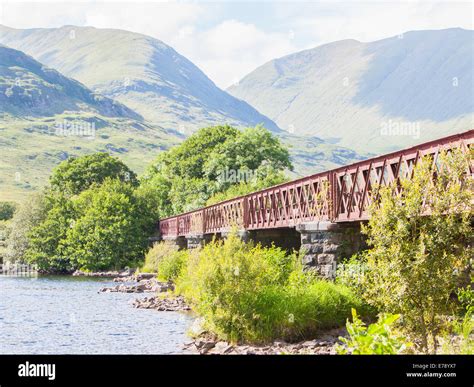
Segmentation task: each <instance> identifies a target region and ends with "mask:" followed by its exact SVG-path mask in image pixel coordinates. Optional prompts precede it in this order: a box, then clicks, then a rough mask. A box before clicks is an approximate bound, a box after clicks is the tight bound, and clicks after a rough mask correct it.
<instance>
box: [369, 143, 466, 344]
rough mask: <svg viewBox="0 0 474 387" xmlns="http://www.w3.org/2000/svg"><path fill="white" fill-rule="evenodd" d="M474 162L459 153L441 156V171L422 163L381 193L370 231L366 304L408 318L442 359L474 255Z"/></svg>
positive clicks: (430, 163)
mask: <svg viewBox="0 0 474 387" xmlns="http://www.w3.org/2000/svg"><path fill="white" fill-rule="evenodd" d="M470 162H472V160H468V159H467V157H466V156H465V155H463V154H461V153H460V152H457V151H453V152H451V153H441V154H440V155H439V156H438V159H437V162H436V163H433V160H432V159H430V158H425V159H422V160H421V161H420V162H419V163H418V164H417V166H416V167H415V168H414V170H413V173H412V178H411V179H410V180H408V179H402V180H401V181H400V182H398V181H395V182H394V183H393V184H392V185H391V186H388V187H382V188H380V189H379V190H378V192H377V190H375V192H376V193H375V194H374V195H376V196H374V197H373V199H377V200H373V201H372V204H371V206H370V209H369V212H370V214H371V217H370V219H369V221H368V224H367V226H365V227H363V231H364V232H365V233H366V234H367V236H368V243H369V245H370V246H371V249H370V250H369V251H368V253H367V261H366V264H367V269H368V270H367V271H366V273H365V275H364V278H363V287H364V297H365V299H366V300H367V302H369V303H370V304H372V305H374V306H375V307H377V308H378V309H379V310H380V311H381V312H386V313H399V314H401V315H402V316H403V321H404V325H405V327H406V328H407V329H409V330H410V333H411V334H412V335H413V336H415V337H416V338H418V339H419V340H420V345H421V348H422V350H423V351H425V352H436V347H437V335H438V333H439V331H440V328H441V326H442V318H443V316H444V315H446V314H447V313H450V311H451V310H452V304H453V300H452V297H451V296H452V294H453V293H454V291H455V289H456V287H457V286H458V280H459V277H460V273H464V272H465V271H466V270H467V269H468V267H469V261H470V259H471V257H472V254H473V249H472V245H471V243H470V240H471V239H472V227H471V221H472V214H473V213H474V207H473V203H474V186H473V180H472V179H470V178H469V177H466V169H467V168H468V166H469V163H470ZM433 168H436V178H435V179H434V178H433V173H434V172H435V171H433ZM398 189H401V193H400V194H397V195H394V191H395V190H398ZM427 213H429V214H430V215H429V216H426V215H427Z"/></svg>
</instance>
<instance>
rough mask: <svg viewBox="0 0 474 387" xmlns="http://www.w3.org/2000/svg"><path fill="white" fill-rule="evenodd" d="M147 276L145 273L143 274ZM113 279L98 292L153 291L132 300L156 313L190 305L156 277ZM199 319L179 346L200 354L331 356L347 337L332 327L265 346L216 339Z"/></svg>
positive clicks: (171, 286)
mask: <svg viewBox="0 0 474 387" xmlns="http://www.w3.org/2000/svg"><path fill="white" fill-rule="evenodd" d="M145 277H147V276H145ZM113 281H114V282H126V283H121V284H120V285H117V286H115V287H108V288H107V287H106V288H102V289H100V291H101V292H124V293H142V292H150V293H155V294H154V295H151V296H149V297H143V298H137V299H135V300H134V301H133V302H132V306H133V307H134V308H136V309H151V310H155V311H157V312H189V311H191V307H190V306H189V305H187V303H186V301H185V299H184V297H182V296H175V295H174V294H173V293H172V291H173V290H174V286H173V284H172V283H169V282H160V281H158V280H157V279H156V278H151V279H146V278H145V279H144V278H143V277H142V276H140V275H133V276H128V277H117V278H115V279H114V280H113ZM201 323H202V320H201V319H199V318H196V319H195V320H194V323H193V324H192V326H191V328H190V330H189V332H188V333H189V334H190V335H192V336H193V338H192V339H190V340H189V341H187V342H185V343H184V344H183V345H182V347H181V348H182V350H183V351H184V352H185V353H191V354H201V355H277V354H310V355H334V354H336V349H335V347H336V345H337V344H338V343H340V340H339V338H340V337H341V336H342V337H347V331H346V329H345V328H335V329H331V330H327V331H324V332H321V334H320V335H319V336H318V337H317V338H314V339H313V340H305V341H301V342H296V343H287V342H284V341H281V340H275V341H273V342H272V343H268V344H264V345H248V344H232V343H229V342H226V341H222V340H219V339H218V338H217V337H216V336H215V335H213V334H211V333H210V332H207V331H205V330H203V329H202V327H201Z"/></svg>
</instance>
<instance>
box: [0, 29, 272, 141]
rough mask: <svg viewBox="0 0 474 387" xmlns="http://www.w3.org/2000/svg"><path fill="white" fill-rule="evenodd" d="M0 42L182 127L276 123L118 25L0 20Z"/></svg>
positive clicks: (167, 50) (147, 115)
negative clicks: (8, 23) (17, 24)
mask: <svg viewBox="0 0 474 387" xmlns="http://www.w3.org/2000/svg"><path fill="white" fill-rule="evenodd" d="M0 43H2V44H5V45H7V46H10V47H13V48H15V49H18V50H21V51H24V52H25V53H27V54H28V55H31V56H32V57H34V58H35V59H37V60H38V61H39V62H41V63H45V64H46V65H48V66H50V67H52V68H54V69H56V70H58V71H59V72H61V73H62V74H64V75H66V76H68V77H71V78H74V79H76V80H78V81H80V82H81V83H83V84H84V85H86V86H87V87H89V88H91V89H92V90H94V91H97V92H99V93H101V94H103V95H105V96H107V97H110V98H113V99H115V100H117V101H118V102H121V103H122V104H124V105H125V106H128V107H129V108H131V109H132V110H134V111H135V112H137V113H138V114H140V115H141V116H143V118H144V119H145V120H147V121H148V122H149V123H151V124H154V125H159V126H161V127H163V128H165V129H171V130H178V131H180V132H184V133H187V134H190V133H192V132H193V131H195V130H197V129H198V128H199V127H203V126H212V125H215V124H222V123H227V124H230V125H234V126H237V127H244V126H255V125H257V124H263V125H264V126H265V127H266V128H267V129H269V130H271V131H273V132H279V131H280V128H279V127H278V126H277V125H276V124H275V123H274V122H273V121H272V120H270V119H268V118H267V117H265V116H264V115H262V114H260V113H259V112H258V111H257V110H255V109H254V108H253V107H252V106H250V105H249V104H248V103H246V102H244V101H241V100H239V99H237V98H235V97H232V96H231V95H230V94H228V93H227V92H225V91H223V90H221V89H219V88H218V87H217V86H216V85H215V84H214V82H212V81H211V80H210V79H209V78H208V77H207V76H206V75H205V74H204V73H203V72H202V71H201V70H200V69H199V68H198V67H197V66H195V65H194V64H193V63H192V62H191V61H189V60H188V59H187V58H185V57H184V56H182V55H180V54H179V53H178V52H177V51H176V50H174V49H173V48H172V47H170V46H168V45H166V44H165V43H164V42H162V41H160V40H158V39H155V38H152V37H149V36H146V35H143V34H138V33H135V32H129V31H124V30H119V29H98V28H95V27H77V26H64V27H61V28H39V29H38V28H35V29H27V30H20V29H12V28H10V27H4V26H0Z"/></svg>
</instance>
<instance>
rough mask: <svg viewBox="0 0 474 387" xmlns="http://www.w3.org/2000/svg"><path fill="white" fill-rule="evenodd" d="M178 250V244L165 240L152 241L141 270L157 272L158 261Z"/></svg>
mask: <svg viewBox="0 0 474 387" xmlns="http://www.w3.org/2000/svg"><path fill="white" fill-rule="evenodd" d="M177 251H178V246H176V245H175V244H172V243H167V242H158V243H154V244H153V246H152V247H151V248H150V249H149V250H148V252H147V253H146V255H145V264H144V265H143V267H142V268H141V271H143V272H145V273H158V265H159V263H160V262H161V261H162V260H163V259H164V258H165V257H167V256H170V255H172V254H174V253H175V252H177Z"/></svg>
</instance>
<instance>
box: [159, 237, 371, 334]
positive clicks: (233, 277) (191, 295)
mask: <svg viewBox="0 0 474 387" xmlns="http://www.w3.org/2000/svg"><path fill="white" fill-rule="evenodd" d="M160 269H161V266H160V265H159V270H160ZM176 286H177V292H178V293H179V294H182V295H184V297H185V298H186V299H187V301H188V302H189V303H190V304H191V305H192V307H193V308H194V310H195V311H196V312H197V313H199V314H200V315H201V316H203V317H204V324H205V327H206V328H207V329H208V330H210V331H211V332H213V333H215V334H216V335H218V336H219V337H220V338H222V339H225V340H230V341H243V342H252V343H262V342H268V341H270V340H273V339H277V338H279V339H284V340H291V341H293V340H301V339H304V338H310V337H313V336H314V335H315V334H316V333H317V332H319V331H321V330H323V329H327V328H332V327H337V326H341V325H342V324H344V321H345V320H346V318H348V317H349V316H350V312H351V308H353V307H356V308H358V309H360V310H366V308H365V306H364V304H363V302H362V301H361V300H360V298H358V297H357V296H355V295H354V293H353V292H352V291H351V290H350V289H349V288H347V287H345V286H342V285H336V284H334V283H331V282H329V281H325V280H318V279H317V278H316V277H315V276H314V275H313V274H311V272H305V271H303V267H302V264H301V261H300V259H298V255H297V254H296V253H294V254H287V253H286V252H285V251H284V250H282V249H280V248H276V247H270V248H264V247H262V246H260V245H256V246H254V245H253V244H252V243H244V242H242V240H241V239H240V238H238V237H237V236H236V235H231V236H229V237H228V238H227V239H226V240H225V241H213V242H211V243H209V244H207V245H206V246H204V247H203V248H202V249H199V250H195V251H192V252H190V253H188V254H187V261H186V264H185V265H183V264H181V271H180V274H179V276H178V278H177V280H176Z"/></svg>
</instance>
